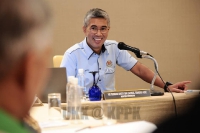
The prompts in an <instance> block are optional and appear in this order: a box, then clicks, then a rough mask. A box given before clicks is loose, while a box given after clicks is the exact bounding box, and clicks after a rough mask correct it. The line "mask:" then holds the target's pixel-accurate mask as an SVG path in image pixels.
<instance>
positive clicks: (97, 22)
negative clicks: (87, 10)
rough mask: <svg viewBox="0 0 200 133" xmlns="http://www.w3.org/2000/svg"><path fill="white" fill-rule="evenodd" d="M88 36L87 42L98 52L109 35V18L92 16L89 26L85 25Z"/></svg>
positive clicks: (84, 30)
mask: <svg viewBox="0 0 200 133" xmlns="http://www.w3.org/2000/svg"><path fill="white" fill-rule="evenodd" d="M83 32H84V33H85V36H86V37H87V44H88V45H89V47H90V48H91V49H92V50H93V51H94V52H95V53H97V54H100V52H101V47H102V45H103V44H104V42H105V40H106V39H107V37H108V32H109V27H108V23H107V20H105V19H103V18H91V19H90V21H89V24H88V26H87V27H83Z"/></svg>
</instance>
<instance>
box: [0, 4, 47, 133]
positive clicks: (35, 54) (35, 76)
mask: <svg viewBox="0 0 200 133" xmlns="http://www.w3.org/2000/svg"><path fill="white" fill-rule="evenodd" d="M50 19H51V12H50V9H49V7H48V5H46V3H45V2H44V1H43V0H14V1H13V0H0V26H1V28H0V132H1V133H2V132H3V133H36V132H40V128H39V126H38V127H35V128H34V127H33V126H32V125H34V123H31V121H32V122H33V119H32V118H31V117H30V115H29V111H30V108H31V107H32V104H33V101H34V99H35V96H36V94H37V95H40V94H41V93H42V88H43V87H44V85H45V83H46V80H47V78H48V74H49V72H48V71H47V69H46V68H47V66H48V64H49V56H50V52H51V47H50V45H49V44H50V43H51V40H50V38H51V36H50V35H51V32H50V30H51V28H50V27H51V24H50ZM34 122H35V121H34Z"/></svg>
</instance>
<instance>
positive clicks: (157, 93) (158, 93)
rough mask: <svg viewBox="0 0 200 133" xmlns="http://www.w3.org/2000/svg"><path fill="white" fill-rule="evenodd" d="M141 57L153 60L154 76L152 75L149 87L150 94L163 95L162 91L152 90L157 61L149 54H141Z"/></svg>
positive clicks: (156, 71) (156, 73) (156, 72)
mask: <svg viewBox="0 0 200 133" xmlns="http://www.w3.org/2000/svg"><path fill="white" fill-rule="evenodd" d="M142 57H143V58H147V59H151V60H153V62H154V66H155V72H154V77H153V79H152V81H151V87H150V93H151V96H162V95H164V93H163V92H156V91H155V90H154V82H155V80H156V76H157V75H158V63H157V61H156V60H155V59H154V58H153V57H152V56H150V55H143V56H142Z"/></svg>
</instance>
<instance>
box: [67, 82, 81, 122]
mask: <svg viewBox="0 0 200 133" xmlns="http://www.w3.org/2000/svg"><path fill="white" fill-rule="evenodd" d="M67 93H68V94H67V100H68V101H67V106H68V107H67V108H68V109H69V111H68V112H69V119H70V121H71V123H74V124H78V123H80V120H81V97H80V87H79V86H78V78H72V80H71V84H70V85H69V88H68V91H67Z"/></svg>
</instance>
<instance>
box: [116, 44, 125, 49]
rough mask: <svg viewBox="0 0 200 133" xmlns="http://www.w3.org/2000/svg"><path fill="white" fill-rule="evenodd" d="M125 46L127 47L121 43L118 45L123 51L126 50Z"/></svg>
mask: <svg viewBox="0 0 200 133" xmlns="http://www.w3.org/2000/svg"><path fill="white" fill-rule="evenodd" d="M124 46H125V43H123V42H119V43H118V48H119V49H121V50H123V49H124Z"/></svg>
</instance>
